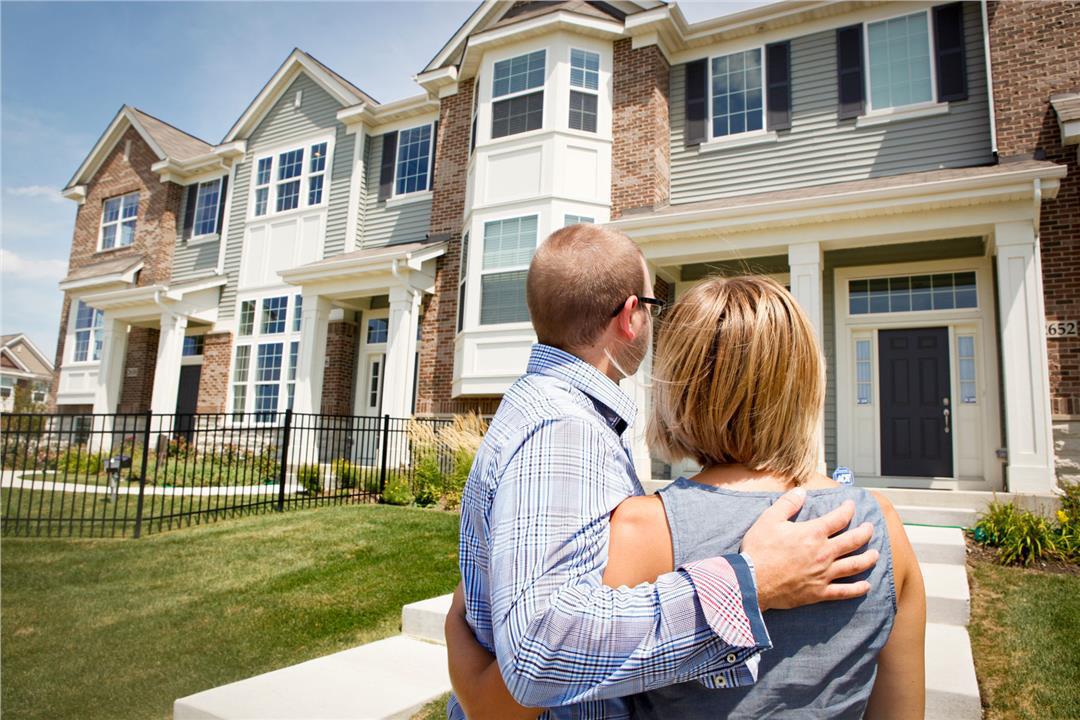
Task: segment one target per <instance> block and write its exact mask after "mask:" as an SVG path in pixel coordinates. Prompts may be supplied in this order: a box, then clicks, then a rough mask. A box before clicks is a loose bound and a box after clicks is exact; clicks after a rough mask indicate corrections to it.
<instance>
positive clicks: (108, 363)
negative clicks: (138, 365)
mask: <svg viewBox="0 0 1080 720" xmlns="http://www.w3.org/2000/svg"><path fill="white" fill-rule="evenodd" d="M90 341H91V342H93V338H91V340H90ZM125 357H127V323H126V322H123V321H122V320H117V319H116V318H115V317H112V316H111V315H110V314H109V313H105V315H104V317H103V318H102V324H101V357H100V358H99V362H100V365H99V366H98V375H97V389H96V390H95V391H94V412H95V413H115V412H116V409H117V406H118V405H119V404H120V390H121V389H122V388H123V384H124V358H125Z"/></svg>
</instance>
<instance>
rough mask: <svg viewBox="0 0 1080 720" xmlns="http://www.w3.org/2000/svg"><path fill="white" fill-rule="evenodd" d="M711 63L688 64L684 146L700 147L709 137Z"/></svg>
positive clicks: (705, 60) (696, 61)
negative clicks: (708, 96)
mask: <svg viewBox="0 0 1080 720" xmlns="http://www.w3.org/2000/svg"><path fill="white" fill-rule="evenodd" d="M708 91H709V61H708V59H705V58H703V59H701V60H695V61H693V62H688V63H686V103H685V104H686V122H685V125H684V128H683V144H685V145H687V146H689V145H700V144H701V143H703V142H705V141H706V140H707V139H708V137H709V135H708V127H707V126H706V124H705V123H706V118H705V115H706V114H707V113H708V107H709V103H708V98H707V95H706V93H708Z"/></svg>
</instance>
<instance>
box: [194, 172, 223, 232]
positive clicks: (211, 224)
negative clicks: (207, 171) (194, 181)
mask: <svg viewBox="0 0 1080 720" xmlns="http://www.w3.org/2000/svg"><path fill="white" fill-rule="evenodd" d="M221 200H222V198H221V178H217V179H215V180H208V181H206V182H201V183H199V185H198V188H197V189H196V192H195V225H194V234H195V235H196V236H198V235H213V234H214V233H216V232H218V226H217V225H218V204H219V203H220V202H221Z"/></svg>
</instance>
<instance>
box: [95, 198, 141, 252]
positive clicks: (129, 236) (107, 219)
mask: <svg viewBox="0 0 1080 720" xmlns="http://www.w3.org/2000/svg"><path fill="white" fill-rule="evenodd" d="M138 214H139V193H137V192H133V193H128V194H127V195H122V196H120V197H114V198H109V199H108V200H106V201H105V206H104V207H103V208H102V211H101V249H102V250H110V249H112V248H117V247H127V246H128V245H131V243H133V242H135V221H136V217H137V216H138Z"/></svg>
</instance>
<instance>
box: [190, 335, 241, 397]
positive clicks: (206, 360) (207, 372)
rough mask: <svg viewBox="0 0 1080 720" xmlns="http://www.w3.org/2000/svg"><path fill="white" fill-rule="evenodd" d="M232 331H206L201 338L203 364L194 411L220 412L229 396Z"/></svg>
mask: <svg viewBox="0 0 1080 720" xmlns="http://www.w3.org/2000/svg"><path fill="white" fill-rule="evenodd" d="M232 346H233V343H232V333H207V334H206V336H205V338H204V340H203V365H202V372H201V373H200V375H199V398H198V400H197V401H196V405H195V412H199V413H222V412H226V410H228V408H227V407H226V406H225V401H226V398H228V397H229V365H230V363H231V362H232Z"/></svg>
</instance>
